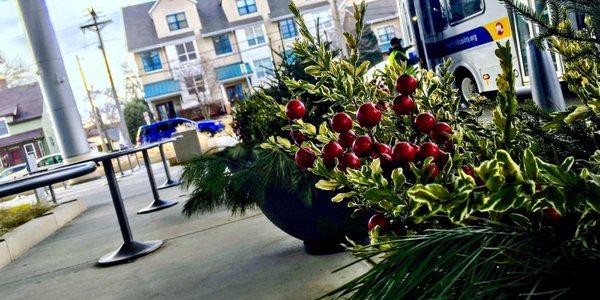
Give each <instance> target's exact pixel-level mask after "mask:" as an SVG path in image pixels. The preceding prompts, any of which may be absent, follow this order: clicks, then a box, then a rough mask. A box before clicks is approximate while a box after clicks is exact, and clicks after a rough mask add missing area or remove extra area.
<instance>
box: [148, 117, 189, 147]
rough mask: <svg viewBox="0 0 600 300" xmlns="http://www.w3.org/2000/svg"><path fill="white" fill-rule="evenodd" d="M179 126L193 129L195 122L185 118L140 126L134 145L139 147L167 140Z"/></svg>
mask: <svg viewBox="0 0 600 300" xmlns="http://www.w3.org/2000/svg"><path fill="white" fill-rule="evenodd" d="M179 125H188V126H192V127H194V128H195V127H196V122H194V121H192V120H190V119H186V118H172V119H168V120H164V121H158V122H154V123H152V124H150V125H143V126H140V128H138V132H137V137H136V143H137V144H138V145H141V144H148V143H155V142H158V141H160V140H164V139H168V138H170V137H171V134H173V132H175V128H177V126H179Z"/></svg>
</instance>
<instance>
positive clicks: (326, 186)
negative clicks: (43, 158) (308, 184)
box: [315, 179, 342, 191]
mask: <svg viewBox="0 0 600 300" xmlns="http://www.w3.org/2000/svg"><path fill="white" fill-rule="evenodd" d="M315 187H317V188H318V189H321V190H324V191H335V190H337V189H339V188H340V187H342V184H341V183H340V182H338V181H337V180H325V179H321V180H319V181H318V182H317V183H316V184H315Z"/></svg>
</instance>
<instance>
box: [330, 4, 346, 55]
mask: <svg viewBox="0 0 600 300" xmlns="http://www.w3.org/2000/svg"><path fill="white" fill-rule="evenodd" d="M329 4H330V6H331V18H332V19H333V28H334V30H335V43H336V45H338V47H339V48H340V50H341V51H342V57H348V48H346V40H345V38H344V30H343V29H342V23H341V21H340V7H339V6H338V0H329Z"/></svg>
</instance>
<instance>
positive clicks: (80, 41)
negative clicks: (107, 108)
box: [0, 0, 149, 118]
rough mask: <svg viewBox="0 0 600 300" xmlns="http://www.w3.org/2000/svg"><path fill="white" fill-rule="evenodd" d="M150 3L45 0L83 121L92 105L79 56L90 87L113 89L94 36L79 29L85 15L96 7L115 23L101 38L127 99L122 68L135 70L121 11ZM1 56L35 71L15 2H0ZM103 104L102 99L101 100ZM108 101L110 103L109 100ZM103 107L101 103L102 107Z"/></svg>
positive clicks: (141, 1) (112, 68) (100, 0)
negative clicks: (77, 57) (17, 59)
mask: <svg viewBox="0 0 600 300" xmlns="http://www.w3.org/2000/svg"><path fill="white" fill-rule="evenodd" d="M148 1H149V0H46V5H47V7H48V10H49V12H50V18H51V19H52V23H53V24H54V31H55V32H56V35H57V37H58V42H59V45H60V49H61V52H62V55H63V60H64V63H65V67H66V70H67V75H68V77H69V82H70V84H71V89H72V90H73V94H74V95H75V100H76V101H77V107H78V109H79V112H80V114H81V116H82V118H85V117H86V116H87V115H88V111H89V110H90V109H89V104H88V100H87V95H86V91H85V88H84V85H83V81H82V79H81V75H80V74H79V69H78V68H77V61H76V56H79V57H80V59H81V64H82V68H83V70H84V72H85V73H86V77H87V81H88V85H91V86H93V88H94V89H99V90H104V89H107V88H109V87H110V83H109V81H108V76H107V74H106V69H105V67H104V64H103V61H102V55H101V53H100V50H99V49H98V43H97V37H96V34H95V33H94V32H91V31H86V32H82V31H81V30H80V29H79V26H80V25H82V24H84V23H87V20H88V17H86V11H87V9H88V8H89V7H94V8H95V9H96V11H97V12H98V14H99V15H101V16H103V17H104V18H109V19H112V23H111V24H109V25H107V26H106V27H105V28H104V29H103V30H102V37H103V39H104V42H105V48H106V51H107V56H108V59H109V63H110V67H111V71H112V73H113V77H114V79H115V84H116V86H117V93H118V94H120V95H124V80H125V76H124V75H123V72H122V71H121V64H122V63H124V62H128V63H129V65H130V66H131V67H132V68H133V69H135V68H136V67H135V62H133V57H132V56H131V54H130V53H129V52H128V51H127V45H126V42H125V34H124V32H123V20H122V15H121V7H124V6H129V5H134V4H138V3H143V2H148ZM0 52H2V53H3V54H4V55H5V56H6V57H7V58H8V59H15V58H17V57H18V58H20V59H21V60H22V61H23V62H24V64H25V65H26V66H28V67H30V68H31V69H32V70H35V63H34V60H33V58H32V55H31V51H30V49H29V46H28V43H27V39H26V37H25V33H24V29H23V25H22V23H21V19H20V16H19V12H18V10H17V4H16V0H0ZM99 100H100V101H103V100H102V99H99ZM105 101H108V100H107V99H106V100H105ZM99 104H101V103H99Z"/></svg>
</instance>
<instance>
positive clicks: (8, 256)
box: [0, 200, 87, 268]
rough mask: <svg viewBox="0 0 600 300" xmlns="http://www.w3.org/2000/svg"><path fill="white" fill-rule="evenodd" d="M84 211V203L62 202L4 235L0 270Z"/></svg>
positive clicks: (0, 239) (1, 240)
mask: <svg viewBox="0 0 600 300" xmlns="http://www.w3.org/2000/svg"><path fill="white" fill-rule="evenodd" d="M86 209H87V207H86V205H85V203H83V201H80V200H71V201H68V202H63V203H61V204H60V205H58V206H56V207H55V208H54V209H52V210H51V211H49V212H48V213H45V214H43V215H41V216H39V217H37V218H35V219H33V220H31V221H29V222H27V223H25V224H23V225H21V226H19V227H17V228H15V229H13V230H12V231H10V232H8V233H6V234H5V235H4V236H2V237H1V238H0V268H2V267H4V266H6V265H8V264H9V263H10V262H12V261H14V260H16V259H17V258H19V257H20V256H21V255H23V254H24V253H25V252H27V250H29V249H31V248H32V247H33V246H35V245H37V244H38V243H39V242H41V241H43V240H44V239H46V238H47V237H49V236H50V235H52V234H53V233H54V232H56V231H57V230H58V229H60V228H62V227H63V226H65V225H66V224H67V223H68V222H69V221H71V220H73V219H74V218H76V217H77V216H79V215H80V214H82V213H83V212H84V211H85V210H86Z"/></svg>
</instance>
